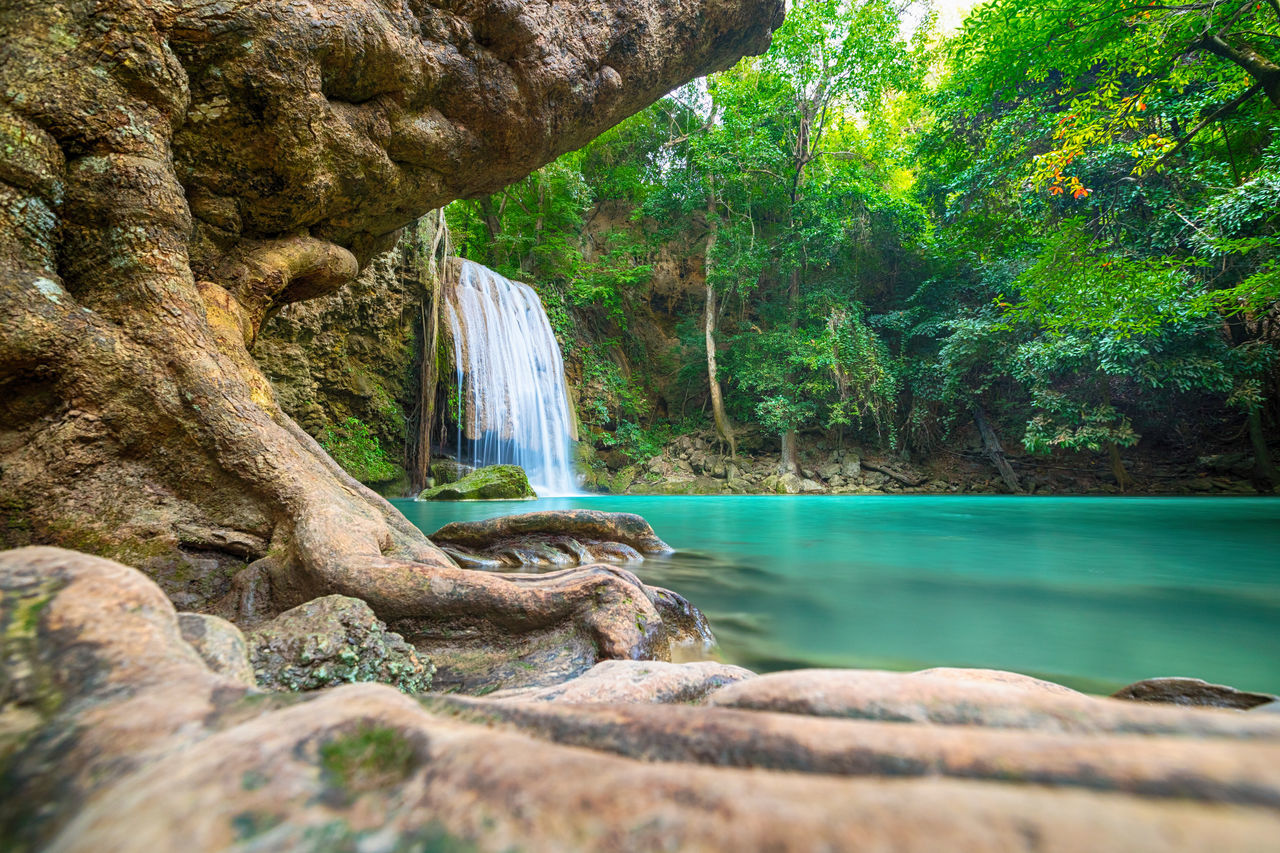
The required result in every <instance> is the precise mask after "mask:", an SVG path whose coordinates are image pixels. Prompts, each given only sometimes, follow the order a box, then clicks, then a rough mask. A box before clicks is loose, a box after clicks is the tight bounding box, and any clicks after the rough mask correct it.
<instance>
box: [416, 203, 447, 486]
mask: <svg viewBox="0 0 1280 853" xmlns="http://www.w3.org/2000/svg"><path fill="white" fill-rule="evenodd" d="M434 227H435V231H434V233H433V234H432V235H431V246H430V248H429V250H428V256H427V258H426V262H425V263H426V279H427V281H429V282H431V308H430V310H429V311H428V309H427V308H426V306H423V309H422V367H421V370H420V381H419V387H418V423H417V432H416V434H415V436H414V444H415V447H414V456H413V459H412V463H413V464H412V465H411V466H410V469H409V480H410V486H411V487H412V490H413V492H414V493H417V492H420V491H422V489H423V488H425V487H426V484H427V477H428V475H429V473H430V469H431V430H432V428H433V427H434V426H435V420H436V418H435V415H436V393H437V391H438V389H439V384H440V355H439V348H440V297H441V291H442V290H443V289H444V286H445V282H444V276H443V274H442V269H443V268H442V266H441V264H440V263H439V252H440V251H441V246H443V247H444V254H445V255H446V256H447V255H448V254H450V251H451V250H450V247H449V241H448V239H447V235H448V232H449V226H448V224H447V223H446V222H445V218H444V208H440V209H439V211H437V214H436V222H435V226H434Z"/></svg>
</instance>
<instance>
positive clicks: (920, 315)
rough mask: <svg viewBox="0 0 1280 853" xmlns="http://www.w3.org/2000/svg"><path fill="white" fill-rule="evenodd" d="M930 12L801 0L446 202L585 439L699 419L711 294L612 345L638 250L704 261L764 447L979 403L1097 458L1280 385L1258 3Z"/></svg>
mask: <svg viewBox="0 0 1280 853" xmlns="http://www.w3.org/2000/svg"><path fill="white" fill-rule="evenodd" d="M928 6H929V4H927V3H917V4H906V7H904V6H903V4H899V3H893V2H890V0H810V2H805V3H797V4H792V8H791V9H790V11H789V14H788V16H787V20H786V22H785V23H784V25H783V26H782V28H781V29H779V30H778V31H777V32H776V33H775V35H774V38H773V42H772V45H771V47H770V48H769V50H768V52H767V53H766V54H764V55H763V56H760V57H754V58H748V59H745V60H743V61H742V62H740V63H738V64H737V65H736V66H735V67H733V68H731V69H729V70H727V71H724V72H721V73H719V74H716V75H713V76H711V77H709V78H707V79H706V80H704V81H696V82H694V83H692V84H689V85H688V86H686V87H684V88H682V89H680V90H678V91H676V92H673V93H671V95H669V96H668V97H667V98H664V99H663V100H661V101H659V102H658V103H657V104H655V105H653V106H652V107H650V108H649V109H647V110H643V111H641V112H640V113H638V114H637V115H635V116H633V117H632V118H631V119H628V120H627V121H626V122H623V123H622V124H621V125H619V126H618V127H617V128H614V129H613V130H611V131H609V132H607V133H605V134H604V135H602V136H601V137H600V138H599V139H597V140H596V141H595V142H593V143H592V144H590V145H588V146H587V147H586V148H584V149H583V150H581V151H578V152H574V153H573V154H570V155H566V156H565V157H563V158H561V159H560V160H559V161H557V162H556V163H554V164H552V165H551V166H548V167H546V168H544V169H543V170H541V171H539V172H537V173H535V174H533V175H531V176H530V177H529V178H527V179H526V180H525V181H522V182H520V183H518V184H516V185H514V186H513V187H509V188H508V189H506V190H504V191H502V192H501V193H499V194H496V195H494V196H492V197H489V198H487V199H479V200H475V201H468V202H459V203H456V204H455V205H452V206H451V207H450V209H449V211H448V215H449V221H450V223H451V226H452V227H453V229H454V231H455V233H457V234H458V235H460V236H459V239H458V242H459V244H460V245H461V246H462V248H463V251H464V253H465V254H467V255H468V256H469V257H472V258H474V259H476V260H479V261H481V262H484V263H487V264H489V265H490V266H493V267H495V268H497V269H498V270H499V271H501V272H503V273H505V274H507V275H511V276H513V277H516V278H521V279H523V280H526V281H529V282H530V283H532V284H533V285H534V286H535V287H536V288H537V289H538V292H539V294H540V295H541V296H542V299H543V303H544V305H545V307H546V308H547V311H548V315H549V316H550V318H551V322H552V325H553V328H554V329H555V332H556V335H557V337H558V338H559V339H560V341H561V343H562V345H563V346H564V348H565V352H566V357H567V358H568V359H569V360H570V361H571V362H575V368H576V367H578V366H580V368H581V375H582V377H583V382H582V394H581V397H580V407H579V408H580V412H579V414H580V420H581V423H582V425H583V428H584V431H585V432H586V433H587V434H588V436H590V437H591V438H592V439H593V441H594V442H595V443H597V444H598V445H599V446H602V447H610V448H617V449H621V450H623V451H624V452H625V453H627V454H628V456H630V457H631V458H632V459H636V460H639V459H644V458H646V457H647V456H649V455H651V453H652V452H656V450H657V449H658V447H659V446H660V444H661V443H662V442H663V441H665V440H668V439H669V438H670V437H672V436H673V435H675V434H677V433H678V431H679V430H682V429H685V428H688V426H689V425H690V424H693V423H695V422H701V421H700V420H699V419H701V418H704V417H705V415H704V414H702V413H700V410H705V407H706V402H707V400H708V397H709V391H708V384H709V383H708V379H707V353H706V337H705V332H704V328H703V322H704V319H705V318H704V317H703V312H704V310H705V307H704V306H705V302H704V301H703V300H702V299H700V298H699V299H695V298H694V297H693V295H692V293H691V294H690V295H689V297H687V298H686V301H685V302H683V303H681V304H679V305H675V306H668V307H667V309H666V310H670V311H672V312H674V313H677V314H679V315H681V318H682V319H681V320H680V321H679V323H678V324H677V325H676V327H675V329H674V332H675V335H676V337H677V339H678V342H677V344H676V345H675V346H674V347H672V348H671V350H670V352H664V353H655V352H652V351H650V350H649V349H647V348H646V347H647V346H648V344H646V343H645V342H644V341H643V340H640V339H638V336H636V335H634V334H633V331H634V330H635V328H636V320H635V319H634V318H635V317H636V316H637V314H638V312H640V311H643V310H645V308H646V303H647V301H648V299H650V298H651V297H652V294H651V293H650V292H649V291H650V288H651V287H652V279H653V275H654V270H655V269H656V268H657V267H656V265H657V262H658V260H659V257H660V254H659V253H660V252H666V253H668V255H669V256H673V257H676V258H679V259H681V260H682V261H687V262H688V265H687V266H686V268H685V272H684V275H685V276H686V280H688V281H696V280H697V279H696V275H697V272H696V270H697V269H698V268H699V267H701V269H702V272H704V273H705V276H706V281H707V283H708V285H709V287H710V289H711V291H712V295H713V296H714V297H715V305H716V306H717V314H716V316H715V317H713V320H714V323H713V329H714V331H713V336H712V344H713V345H714V346H715V347H716V356H717V362H718V376H717V377H716V378H717V380H718V382H719V384H720V385H721V387H722V389H723V393H724V399H725V404H726V407H727V409H728V411H729V413H730V414H731V415H732V417H733V419H734V420H736V421H738V422H745V423H754V424H758V425H760V426H761V427H763V428H764V429H765V430H767V431H768V432H770V433H773V434H783V433H786V432H788V431H793V430H811V431H825V432H829V433H832V434H833V436H834V437H837V438H843V437H846V436H848V437H856V438H858V439H860V440H864V441H875V442H879V443H881V444H884V445H887V446H890V447H910V448H912V449H928V448H932V447H933V446H935V445H936V443H937V442H938V441H940V440H941V439H942V438H943V437H945V436H946V435H947V434H948V433H949V431H950V430H952V429H953V428H954V427H956V426H957V425H959V424H962V423H969V422H971V421H972V419H973V415H974V411H975V409H976V408H978V407H981V408H983V409H985V410H987V411H989V412H990V413H991V414H992V415H993V416H994V417H993V418H992V420H993V422H996V423H998V424H1000V425H1001V426H1002V428H1004V429H1010V430H1011V429H1013V428H1014V425H1016V424H1023V425H1025V426H1024V429H1023V441H1024V443H1025V445H1026V446H1027V448H1028V449H1030V450H1033V451H1044V452H1049V451H1052V450H1054V449H1055V448H1064V449H1084V450H1106V451H1109V450H1110V449H1111V448H1113V447H1116V446H1130V445H1132V444H1133V443H1134V442H1136V441H1138V440H1139V433H1140V432H1150V431H1151V430H1153V429H1154V430H1161V429H1166V430H1167V429H1171V427H1170V426H1168V422H1169V421H1170V420H1171V419H1170V417H1169V413H1170V412H1173V411H1176V410H1178V408H1179V407H1181V406H1184V405H1186V406H1215V405H1216V406H1219V407H1223V408H1224V409H1225V407H1227V406H1235V407H1237V408H1238V409H1239V410H1248V411H1258V410H1260V409H1262V408H1264V407H1265V406H1267V405H1268V401H1271V400H1273V399H1274V398H1275V396H1276V392H1277V389H1276V386H1275V378H1274V375H1273V366H1274V364H1275V363H1276V347H1275V344H1274V339H1273V338H1267V337H1266V336H1265V335H1264V334H1263V331H1262V330H1263V329H1264V326H1265V323H1263V322H1261V318H1263V317H1265V316H1267V315H1268V314H1269V312H1272V313H1273V312H1274V310H1275V308H1276V306H1277V305H1278V304H1280V213H1277V211H1280V140H1278V139H1277V137H1276V135H1275V133H1274V130H1275V125H1276V116H1277V111H1276V107H1275V106H1274V104H1273V103H1272V102H1271V98H1273V97H1280V92H1268V91H1266V86H1267V85H1274V84H1271V83H1268V82H1267V80H1266V79H1264V78H1265V75H1263V76H1255V75H1256V72H1251V71H1250V66H1249V65H1248V63H1247V62H1243V61H1242V60H1241V57H1242V56H1243V55H1244V54H1243V53H1242V51H1246V50H1252V51H1254V52H1255V53H1256V54H1258V55H1260V56H1262V57H1263V58H1264V59H1270V58H1271V57H1272V56H1273V55H1274V54H1275V53H1276V51H1277V44H1278V43H1280V26H1278V25H1280V14H1278V13H1280V7H1278V6H1276V5H1275V4H1272V3H1262V4H1252V3H1245V2H1235V1H1233V2H1225V3H1222V2H1209V0H1203V2H1202V0H1191V2H1188V3H1182V4H1177V5H1167V4H1159V3H1155V2H1150V0H1097V2H1090V3H1087V4H1083V5H1082V4H1080V3H1078V2H1074V0H990V2H987V3H985V4H982V5H980V6H978V7H977V8H975V10H974V11H973V12H972V13H971V14H970V16H969V18H968V19H967V21H966V22H965V25H964V27H963V29H962V30H961V31H960V32H959V33H958V34H956V35H955V36H954V37H952V38H950V39H942V38H939V37H938V36H937V34H936V33H934V32H933V31H932V29H931V21H932V19H931V17H930V15H929V14H928ZM690 290H691V291H692V290H693V288H690ZM660 388H661V389H665V393H666V395H667V399H665V400H661V401H657V400H656V399H655V398H656V397H657V391H658V389H660ZM659 413H662V416H661V417H660V416H659Z"/></svg>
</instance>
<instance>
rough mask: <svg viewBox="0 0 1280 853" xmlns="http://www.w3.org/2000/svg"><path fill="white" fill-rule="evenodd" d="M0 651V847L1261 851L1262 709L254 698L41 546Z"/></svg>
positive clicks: (1279, 825) (662, 677)
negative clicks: (0, 795) (0, 844)
mask: <svg viewBox="0 0 1280 853" xmlns="http://www.w3.org/2000/svg"><path fill="white" fill-rule="evenodd" d="M0 638H2V639H3V643H4V645H3V647H2V653H0V790H4V791H5V796H4V797H3V798H0V839H3V840H4V842H5V844H6V849H16V850H28V849H49V850H58V851H80V850H84V851H101V850H112V851H120V852H121V853H127V851H135V850H136V851H155V850H235V851H246V853H247V851H252V850H284V849H307V850H316V849H324V850H390V851H400V850H405V851H407V850H422V849H433V850H494V851H499V850H510V849H513V848H518V849H520V850H529V851H541V850H546V851H560V850H565V849H576V850H673V849H674V850H734V851H738V850H766V849H767V850H779V851H791V850H796V851H799V850H904V851H917V850H918V851H935V850H965V851H970V850H971V851H1005V850H1025V851H1032V850H1034V851H1076V850H1091V851H1113V850H1114V851H1126V853H1130V851H1135V850H1144V851H1146V850H1150V851H1173V850H1188V851H1190V850H1208V849H1220V850H1231V851H1252V850H1257V851H1262V850H1269V849H1274V846H1275V840H1276V838H1280V717H1277V716H1275V715H1274V714H1269V713H1265V712H1261V711H1227V710H1219V709H1203V708H1181V707H1170V706H1159V705H1148V704H1143V703H1137V702H1128V701H1123V700H1119V699H1109V698H1096V697H1090V696H1085V695H1083V694H1079V693H1076V692H1075V691H1072V690H1068V689H1066V688H1063V687H1060V686H1058V685H1053V684H1049V683H1047V682H1043V681H1038V680H1036V679H1030V678H1025V677H1022V676H1017V675H1012V674H1009V673H991V672H984V671H972V670H932V671H928V672H923V673H914V674H902V673H882V672H863V673H825V674H824V673H807V672H802V673H779V674H776V675H769V676H760V677H756V678H751V677H749V674H748V673H744V672H742V671H741V670H735V669H734V668H729V667H716V666H714V665H709V664H701V665H697V666H693V667H688V668H685V667H676V666H672V665H670V664H652V663H649V662H623V661H614V662H608V663H605V664H603V665H601V666H597V667H596V668H595V669H594V670H592V671H591V673H590V674H589V675H588V676H586V677H584V678H582V679H579V680H578V681H577V682H570V683H568V684H566V685H563V686H562V687H560V688H558V689H556V690H553V691H531V692H527V693H523V694H504V695H503V697H502V698H497V697H494V698H474V697H451V696H427V697H422V699H421V701H415V699H413V698H411V697H409V696H406V695H404V694H403V693H400V692H398V691H397V690H395V689H394V688H392V687H389V686H385V685H376V684H353V685H346V686H342V687H336V688H331V689H329V690H324V691H319V692H317V693H311V694H305V695H301V696H299V695H293V696H289V695H281V694H268V693H261V692H258V691H256V690H254V689H253V688H252V687H250V686H248V685H246V684H245V683H243V682H242V681H240V680H237V679H236V678H233V677H230V676H228V675H224V674H221V673H219V672H217V671H215V670H213V669H211V668H210V667H209V665H208V664H206V662H205V660H203V659H202V658H201V656H200V655H199V654H197V652H196V651H195V650H194V649H193V648H192V647H191V646H190V645H188V644H187V643H186V642H185V641H184V640H183V634H182V633H181V632H180V630H179V620H178V615H177V614H176V613H175V612H174V609H173V606H172V604H171V603H170V602H169V600H168V599H167V598H166V597H165V596H164V594H163V593H162V592H161V591H160V589H159V588H158V587H157V586H156V585H155V584H154V583H152V582H151V581H149V580H147V579H146V578H145V577H144V576H142V575H141V574H139V573H138V572H136V571H133V570H131V569H128V568H126V567H124V566H121V565H119V564H116V563H112V562H109V561H107V560H102V559H98V558H94V557H88V556H85V555H82V554H76V553H74V552H70V551H63V550H59V549H52V548H30V549H22V550H17V551H10V552H7V553H5V554H3V555H0ZM726 684H727V686H724V685H726ZM704 697H705V698H704ZM690 701H692V702H699V701H701V702H703V703H704V705H705V707H690V706H689V705H687V704H684V703H685V702H690ZM654 702H670V703H675V704H652V703H654ZM814 715H817V716H814Z"/></svg>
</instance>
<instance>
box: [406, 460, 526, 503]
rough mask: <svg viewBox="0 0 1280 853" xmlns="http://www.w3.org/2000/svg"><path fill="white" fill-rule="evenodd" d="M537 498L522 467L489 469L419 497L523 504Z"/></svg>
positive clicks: (480, 470) (509, 466)
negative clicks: (522, 502)
mask: <svg viewBox="0 0 1280 853" xmlns="http://www.w3.org/2000/svg"><path fill="white" fill-rule="evenodd" d="M537 497H538V495H537V493H536V492H534V490H533V487H532V486H530V485H529V478H528V477H526V476H525V473H524V469H522V468H521V467H520V466H519V465H486V466H485V467H484V468H478V469H476V470H475V471H472V472H471V473H469V474H467V475H466V476H465V477H462V478H460V479H458V480H456V481H455V482H452V483H445V484H443V485H440V486H433V487H432V488H430V489H423V490H422V492H421V493H419V494H418V500H420V501H523V500H533V499H535V498H537Z"/></svg>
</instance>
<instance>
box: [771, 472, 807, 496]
mask: <svg viewBox="0 0 1280 853" xmlns="http://www.w3.org/2000/svg"><path fill="white" fill-rule="evenodd" d="M804 482H805V481H804V480H803V479H801V477H800V476H799V475H798V474H793V473H791V472H787V473H786V474H783V475H782V476H780V477H778V485H776V486H775V487H774V490H775V491H776V492H777V493H778V494H780V495H798V494H800V492H802V491H803V490H804Z"/></svg>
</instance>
